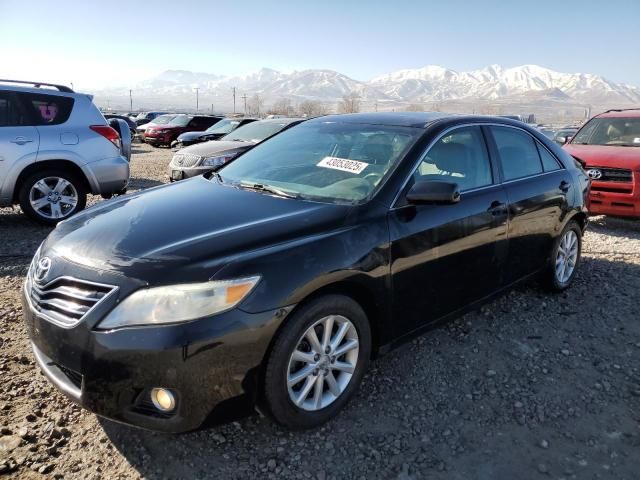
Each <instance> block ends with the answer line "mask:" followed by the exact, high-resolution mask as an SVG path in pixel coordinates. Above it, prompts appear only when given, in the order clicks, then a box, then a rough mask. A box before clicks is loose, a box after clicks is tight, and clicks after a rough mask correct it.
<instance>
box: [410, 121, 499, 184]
mask: <svg viewBox="0 0 640 480" xmlns="http://www.w3.org/2000/svg"><path fill="white" fill-rule="evenodd" d="M413 180H414V181H415V182H421V181H429V180H440V181H448V182H456V183H457V184H458V186H459V187H460V190H461V191H465V190H471V189H473V188H479V187H485V186H487V185H491V184H492V183H493V175H492V173H491V162H490V161H489V154H488V153H487V146H486V144H485V141H484V137H483V135H482V130H480V127H475V126H474V127H461V128H458V129H456V130H454V131H453V132H451V133H449V134H448V135H445V136H444V137H442V138H441V139H440V140H438V142H437V143H436V144H435V145H433V146H432V147H431V148H430V149H429V151H428V152H427V154H426V155H425V157H424V158H423V159H422V162H421V163H420V166H419V167H418V169H417V170H416V171H415V173H414V174H413Z"/></svg>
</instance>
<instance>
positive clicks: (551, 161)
mask: <svg viewBox="0 0 640 480" xmlns="http://www.w3.org/2000/svg"><path fill="white" fill-rule="evenodd" d="M536 144H537V145H538V152H540V158H541V159H542V166H543V167H544V171H545V172H552V171H554V170H560V164H559V163H558V160H557V159H556V157H554V156H553V155H552V154H551V153H550V152H549V150H547V149H546V148H545V147H543V146H542V145H540V144H539V143H537V142H536Z"/></svg>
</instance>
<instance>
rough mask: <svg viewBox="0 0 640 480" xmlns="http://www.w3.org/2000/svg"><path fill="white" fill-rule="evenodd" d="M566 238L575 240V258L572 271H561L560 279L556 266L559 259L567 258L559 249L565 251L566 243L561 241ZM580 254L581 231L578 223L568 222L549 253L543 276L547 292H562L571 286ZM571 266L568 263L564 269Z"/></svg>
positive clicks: (569, 262)
mask: <svg viewBox="0 0 640 480" xmlns="http://www.w3.org/2000/svg"><path fill="white" fill-rule="evenodd" d="M571 232H572V233H571ZM568 237H569V238H575V247H576V249H575V257H574V258H575V260H574V261H573V269H572V270H571V271H570V272H569V273H567V272H566V271H565V270H563V271H562V272H563V276H562V278H560V275H561V274H560V271H559V269H558V268H556V267H557V265H558V262H560V261H561V258H565V259H566V258H567V255H564V256H563V255H562V253H561V252H560V251H561V247H562V251H564V250H565V249H566V243H563V241H566V240H565V239H567V238H568ZM571 245H573V244H571ZM559 252H560V253H559ZM571 252H573V247H572V246H570V247H569V253H570V254H571ZM581 254H582V229H581V228H580V225H579V224H578V222H576V221H575V220H570V221H569V223H567V225H566V226H565V227H564V229H563V230H562V233H561V234H560V235H559V236H558V238H556V240H555V242H554V243H553V250H552V253H551V258H550V260H549V267H548V269H547V272H546V274H545V277H546V278H545V286H546V287H547V289H548V290H550V291H551V292H556V293H557V292H562V291H564V290H566V289H567V288H569V287H570V286H571V284H572V283H573V279H574V278H575V276H576V272H577V271H578V267H579V265H580V258H581ZM559 255H560V256H559ZM571 256H573V255H571ZM571 264H572V262H571V261H568V262H567V263H566V265H565V267H566V268H569V266H571Z"/></svg>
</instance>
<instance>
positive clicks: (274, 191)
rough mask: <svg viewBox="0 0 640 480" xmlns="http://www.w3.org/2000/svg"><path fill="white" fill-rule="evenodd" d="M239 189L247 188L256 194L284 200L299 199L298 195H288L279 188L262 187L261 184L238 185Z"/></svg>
mask: <svg viewBox="0 0 640 480" xmlns="http://www.w3.org/2000/svg"><path fill="white" fill-rule="evenodd" d="M238 186H239V187H241V188H248V189H250V190H256V191H258V192H265V193H272V194H274V195H278V196H279V197H285V198H300V195H298V194H293V193H288V192H285V191H284V190H280V189H279V188H276V187H272V186H271V185H263V184H262V183H243V182H241V183H239V184H238Z"/></svg>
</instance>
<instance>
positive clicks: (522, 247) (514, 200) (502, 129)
mask: <svg viewBox="0 0 640 480" xmlns="http://www.w3.org/2000/svg"><path fill="white" fill-rule="evenodd" d="M488 130H489V131H490V132H491V137H492V141H493V145H492V146H493V148H494V149H495V155H496V156H497V157H498V158H499V159H500V167H501V173H502V177H503V185H504V187H505V189H506V191H507V196H508V199H509V227H508V232H509V256H508V264H507V271H506V275H507V279H508V281H509V283H511V282H514V281H517V280H519V279H520V278H523V277H525V276H527V275H529V274H531V273H534V272H535V271H537V270H540V269H541V268H543V267H544V266H545V265H546V262H547V261H548V259H549V258H550V255H551V249H552V247H553V241H554V239H555V237H556V236H557V235H558V234H559V233H560V229H561V228H562V221H563V218H564V216H565V215H566V214H567V213H568V211H569V202H568V201H567V197H568V195H571V194H572V192H570V188H571V185H572V178H571V174H570V173H569V172H568V171H567V170H566V169H564V168H563V167H562V164H561V163H560V162H559V161H558V159H556V158H555V156H554V155H553V154H552V153H551V152H550V151H549V150H548V149H547V148H546V147H545V146H544V145H543V144H542V143H541V142H539V141H538V140H536V139H535V138H534V137H533V136H532V135H531V134H529V133H528V132H526V131H525V130H523V129H520V128H517V127H512V126H491V127H489V129H488Z"/></svg>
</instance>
